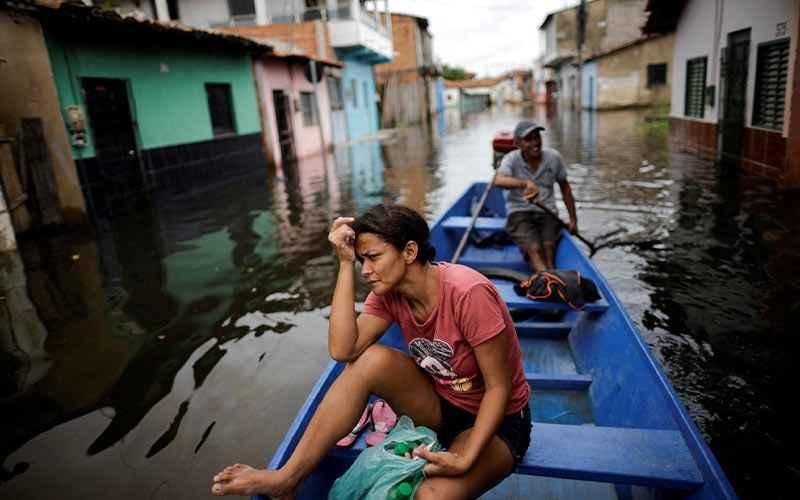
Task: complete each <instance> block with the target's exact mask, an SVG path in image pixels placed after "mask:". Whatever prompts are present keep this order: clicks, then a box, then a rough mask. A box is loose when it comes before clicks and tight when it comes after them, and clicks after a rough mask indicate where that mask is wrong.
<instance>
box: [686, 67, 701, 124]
mask: <svg viewBox="0 0 800 500" xmlns="http://www.w3.org/2000/svg"><path fill="white" fill-rule="evenodd" d="M705 90H706V58H705V57H700V58H697V59H691V60H689V61H686V104H685V106H684V108H685V109H684V114H685V115H686V116H695V117H698V118H702V117H703V111H704V101H705Z"/></svg>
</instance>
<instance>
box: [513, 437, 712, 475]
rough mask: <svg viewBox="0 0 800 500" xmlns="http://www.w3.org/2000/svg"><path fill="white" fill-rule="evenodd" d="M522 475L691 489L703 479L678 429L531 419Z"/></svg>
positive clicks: (521, 468)
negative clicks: (560, 423)
mask: <svg viewBox="0 0 800 500" xmlns="http://www.w3.org/2000/svg"><path fill="white" fill-rule="evenodd" d="M531 438H532V441H531V446H530V448H529V449H528V452H527V453H526V454H525V457H524V458H523V460H522V461H521V463H520V464H519V466H518V468H517V471H518V472H519V473H521V474H531V475H537V476H549V477H561V478H567V479H581V480H584V481H601V482H606V483H618V484H635V485H640V486H649V487H654V488H666V489H680V490H693V489H696V488H697V487H699V486H700V485H702V484H703V479H702V476H701V474H700V471H699V470H698V468H697V464H696V463H695V461H694V459H693V458H692V455H691V453H690V452H689V449H688V448H687V446H686V443H685V442H684V440H683V436H682V435H681V433H680V432H678V431H672V430H657V429H628V428H621V427H597V426H591V425H558V424H543V423H534V424H533V431H532V433H531Z"/></svg>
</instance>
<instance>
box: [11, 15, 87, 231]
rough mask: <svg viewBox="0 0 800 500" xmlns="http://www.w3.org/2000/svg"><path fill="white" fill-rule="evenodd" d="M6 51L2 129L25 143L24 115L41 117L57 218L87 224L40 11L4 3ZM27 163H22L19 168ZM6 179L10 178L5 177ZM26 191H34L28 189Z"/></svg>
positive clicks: (58, 220)
mask: <svg viewBox="0 0 800 500" xmlns="http://www.w3.org/2000/svg"><path fill="white" fill-rule="evenodd" d="M0 54H2V59H3V64H2V66H0V78H2V81H3V92H2V93H3V97H2V99H0V127H1V128H3V129H4V131H0V135H9V136H15V137H17V138H18V140H17V141H16V142H17V144H19V143H20V142H21V140H20V139H21V138H20V137H19V134H20V129H21V127H22V120H23V119H30V118H35V119H39V120H40V121H41V124H42V130H41V137H42V139H43V142H44V144H45V146H46V156H47V157H48V158H49V159H50V164H51V168H52V174H53V182H54V184H55V198H56V200H55V203H56V205H57V208H56V211H57V217H56V219H57V220H55V221H52V222H66V223H68V224H81V223H83V222H85V220H86V203H85V201H84V198H83V193H82V192H81V187H80V180H79V178H78V172H77V170H76V169H75V161H74V160H73V157H72V148H71V145H70V136H69V134H68V129H67V128H66V127H65V126H64V120H63V119H62V108H61V104H60V102H59V96H58V91H57V90H56V85H55V82H54V81H53V77H52V75H53V68H52V66H51V64H50V57H49V54H48V51H47V45H46V43H45V39H44V33H43V30H42V25H41V23H40V22H39V19H38V17H37V15H36V12H22V11H15V10H12V9H3V8H0ZM32 86H33V87H34V88H35V89H36V93H35V95H32V94H33V93H32V92H31V88H32ZM24 168H25V167H23V166H22V165H18V169H19V170H23V169H24ZM3 181H4V182H7V181H8V180H7V179H5V178H3ZM15 184H16V183H15ZM19 184H22V183H21V182H20V183H19ZM7 189H8V188H7ZM23 194H24V196H26V197H27V196H28V193H23ZM7 196H11V193H7ZM6 201H7V202H8V203H9V205H12V206H13V205H15V204H16V203H17V200H16V199H12V198H9V199H7V200H6ZM23 209H27V208H26V207H23ZM12 210H13V209H12ZM42 222H43V223H49V222H51V221H42ZM21 229H22V230H24V229H26V228H19V227H17V230H18V231H19V230H21Z"/></svg>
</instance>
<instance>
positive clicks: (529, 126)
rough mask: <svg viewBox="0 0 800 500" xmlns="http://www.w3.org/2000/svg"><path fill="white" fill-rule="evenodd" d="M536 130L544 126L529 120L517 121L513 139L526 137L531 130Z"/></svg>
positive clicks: (542, 128)
mask: <svg viewBox="0 0 800 500" xmlns="http://www.w3.org/2000/svg"><path fill="white" fill-rule="evenodd" d="M537 130H544V127H542V126H540V125H539V124H538V123H536V122H532V121H530V120H522V121H520V122H519V123H517V126H516V127H514V140H515V141H518V140H520V139H522V138H523V137H527V136H528V134H530V133H531V132H535V131H537Z"/></svg>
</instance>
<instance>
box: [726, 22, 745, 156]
mask: <svg viewBox="0 0 800 500" xmlns="http://www.w3.org/2000/svg"><path fill="white" fill-rule="evenodd" d="M749 61H750V29H749V28H748V29H746V30H741V31H736V32H733V33H729V34H728V46H727V47H726V48H725V50H724V51H723V60H722V65H721V72H720V73H721V75H722V78H723V81H722V82H720V83H721V85H720V87H721V88H722V89H724V96H723V100H722V109H721V110H720V111H721V112H722V119H721V120H720V125H721V127H720V128H721V131H720V148H719V151H720V155H719V157H720V161H721V162H723V163H738V162H739V161H740V157H741V154H742V142H743V139H744V125H745V110H746V109H747V102H746V99H747V66H748V63H749Z"/></svg>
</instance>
